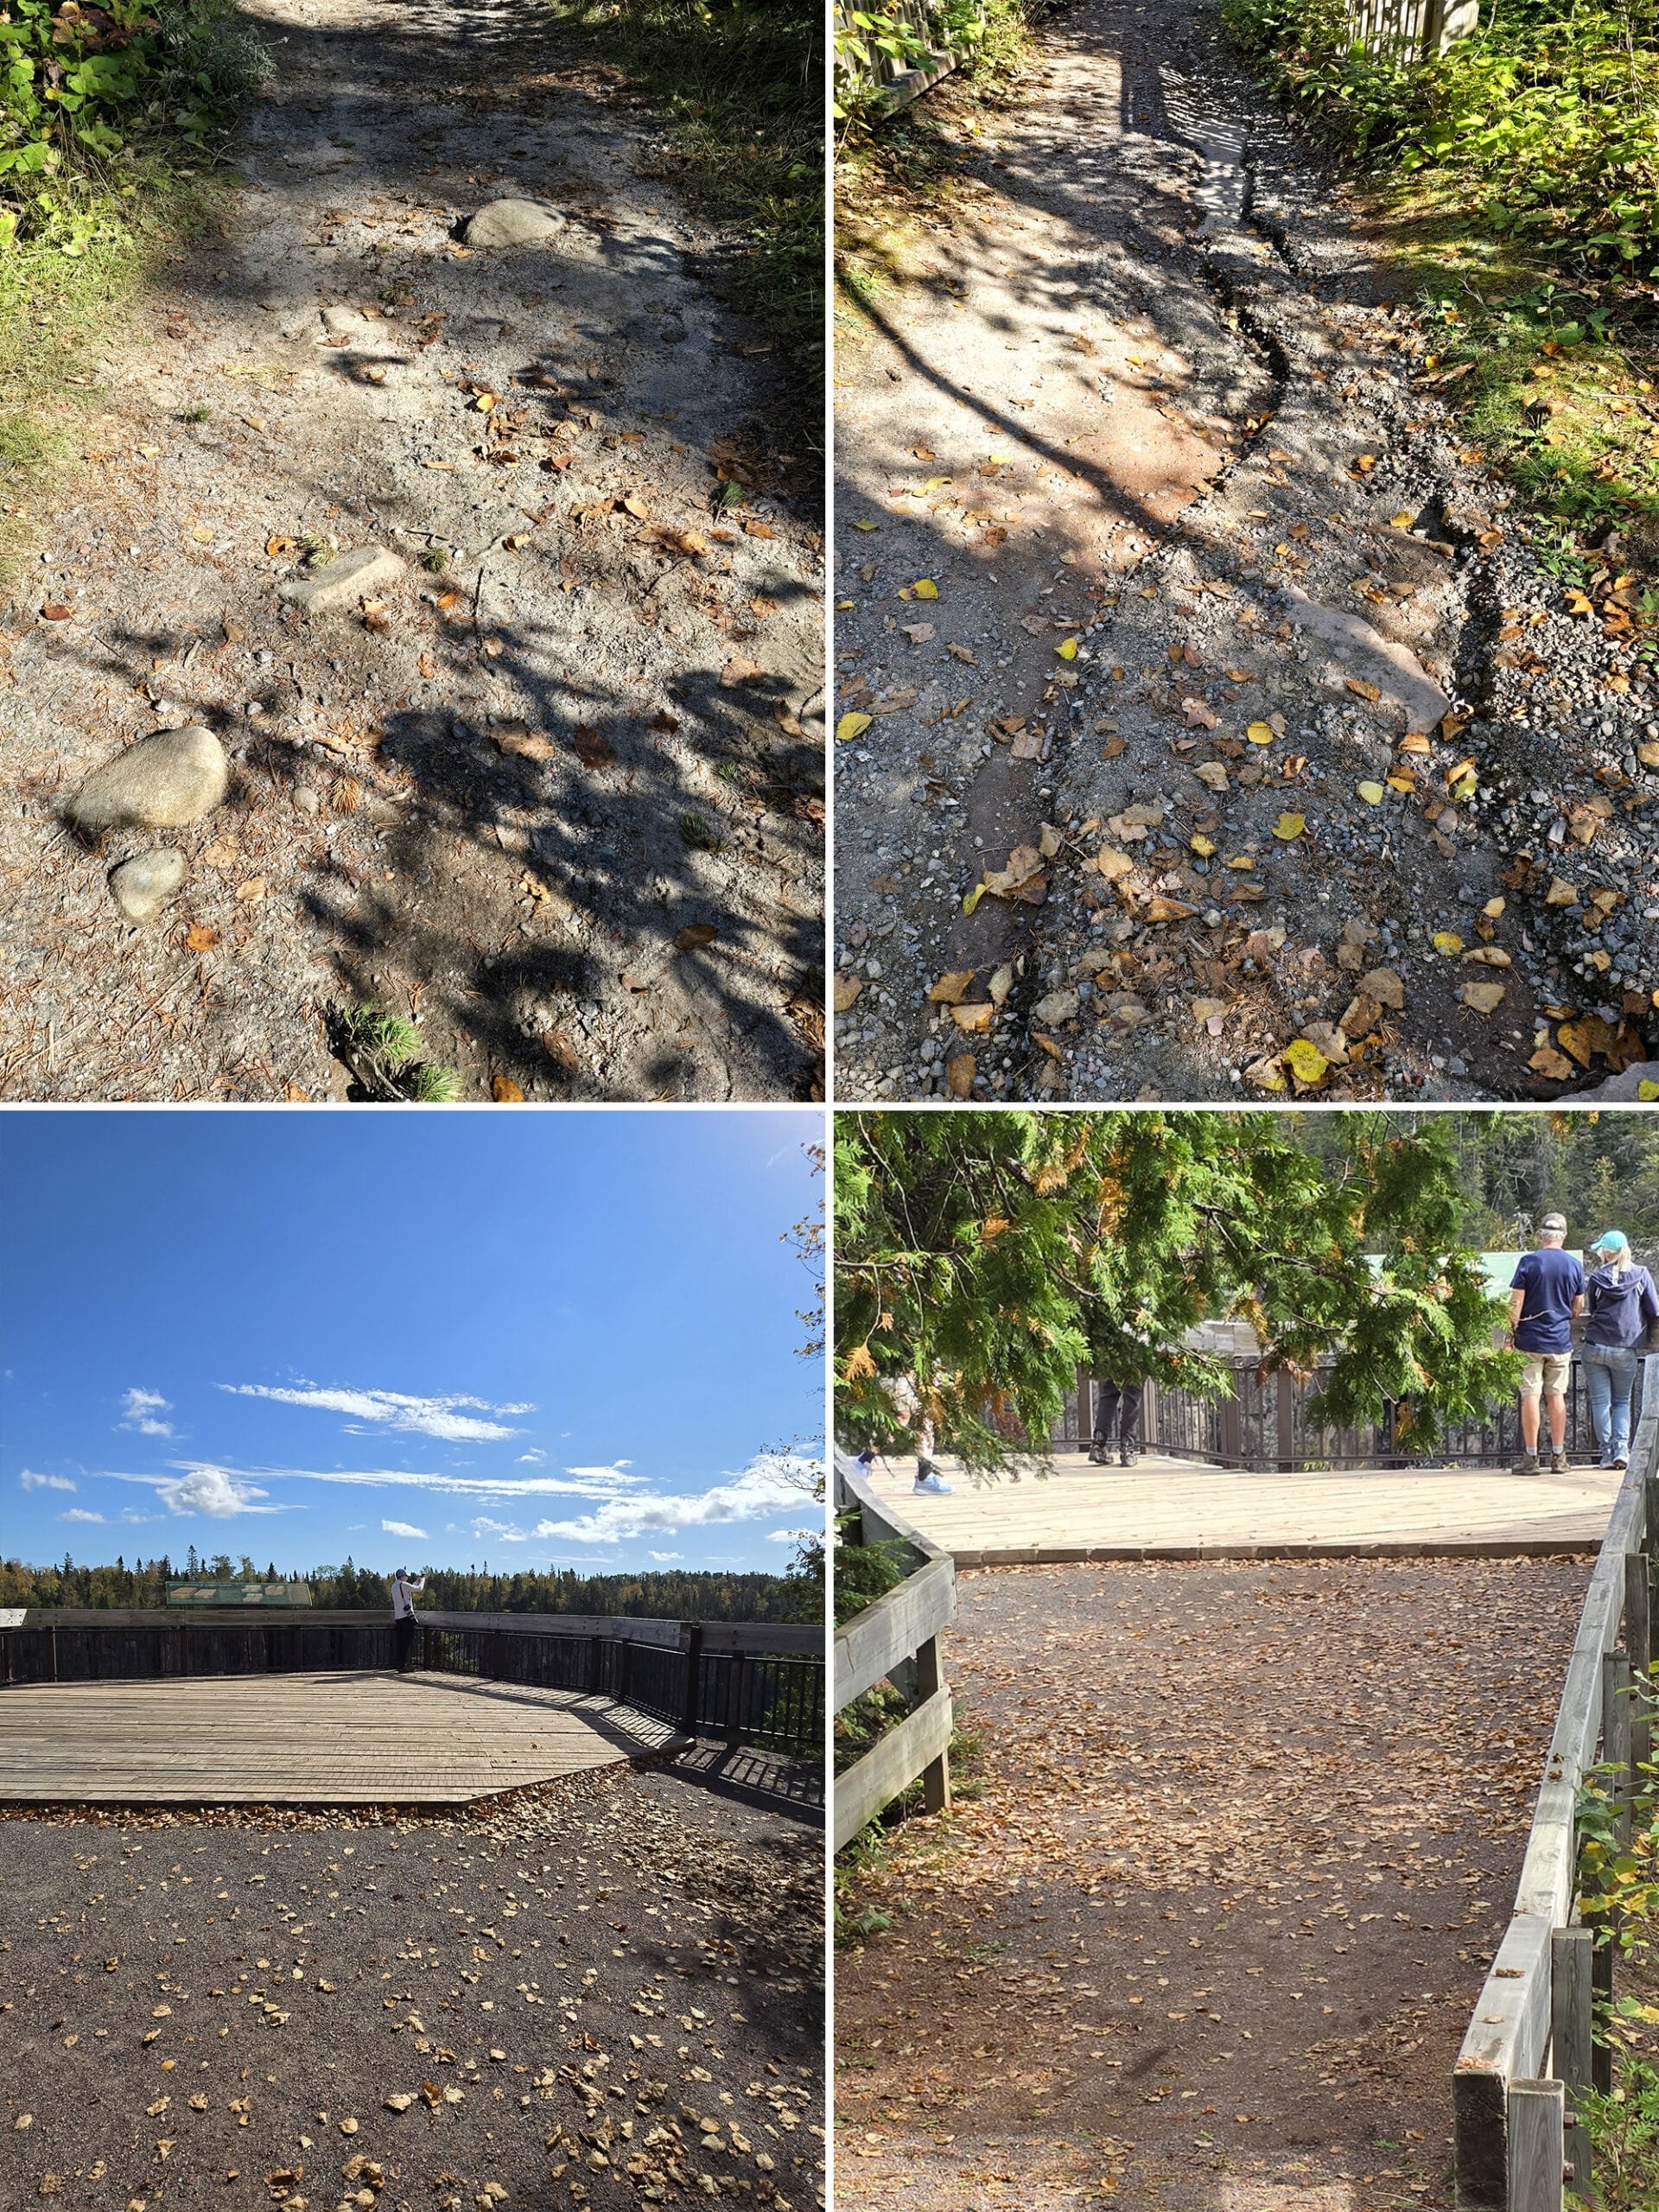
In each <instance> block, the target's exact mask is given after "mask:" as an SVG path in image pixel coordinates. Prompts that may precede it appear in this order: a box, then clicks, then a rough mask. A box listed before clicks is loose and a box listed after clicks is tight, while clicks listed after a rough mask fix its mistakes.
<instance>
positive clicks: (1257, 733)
mask: <svg viewBox="0 0 1659 2212" xmlns="http://www.w3.org/2000/svg"><path fill="white" fill-rule="evenodd" d="M1244 734H1245V736H1246V737H1248V738H1249V741H1250V743H1251V744H1252V745H1271V744H1272V743H1273V740H1274V729H1273V725H1272V723H1271V722H1252V723H1251V724H1250V726H1249V728H1248V729H1247V730H1246V731H1245V733H1244Z"/></svg>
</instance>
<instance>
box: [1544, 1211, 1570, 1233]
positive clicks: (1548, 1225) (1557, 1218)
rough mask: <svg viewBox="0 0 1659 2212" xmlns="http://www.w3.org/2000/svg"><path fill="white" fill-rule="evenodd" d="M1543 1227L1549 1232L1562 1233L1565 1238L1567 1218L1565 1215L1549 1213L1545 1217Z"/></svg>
mask: <svg viewBox="0 0 1659 2212" xmlns="http://www.w3.org/2000/svg"><path fill="white" fill-rule="evenodd" d="M1543 1227H1544V1228H1545V1229H1546V1230H1550V1231H1552V1232H1554V1231H1560V1234H1561V1235H1562V1236H1565V1235H1566V1233H1567V1216H1566V1215H1565V1214H1564V1213H1547V1214H1546V1215H1545V1216H1544V1219H1543Z"/></svg>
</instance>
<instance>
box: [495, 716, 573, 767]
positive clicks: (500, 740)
mask: <svg viewBox="0 0 1659 2212" xmlns="http://www.w3.org/2000/svg"><path fill="white" fill-rule="evenodd" d="M490 741H491V743H492V744H493V746H494V747H495V749H496V751H497V752H498V753H512V754H513V755H515V756H516V757H517V758H518V760H551V759H552V758H553V756H554V754H555V753H556V752H557V751H558V747H557V746H556V745H555V744H554V742H553V741H552V739H551V738H550V737H548V736H546V735H544V734H543V732H542V731H540V730H532V729H526V728H524V724H523V723H522V722H509V723H508V724H506V726H505V728H497V729H493V730H492V731H491V732H490Z"/></svg>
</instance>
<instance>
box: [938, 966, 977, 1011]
mask: <svg viewBox="0 0 1659 2212" xmlns="http://www.w3.org/2000/svg"><path fill="white" fill-rule="evenodd" d="M974 975H975V970H974V969H971V968H957V969H952V970H951V972H950V974H949V975H948V976H940V978H939V980H938V982H937V983H935V984H934V986H933V988H932V989H931V991H930V992H929V993H928V996H929V998H931V999H937V1000H938V1001H939V1002H940V1003H941V1004H942V1005H944V1006H958V1005H960V1004H961V1002H962V1001H963V999H964V998H966V997H967V995H968V986H969V983H971V982H973V980H974Z"/></svg>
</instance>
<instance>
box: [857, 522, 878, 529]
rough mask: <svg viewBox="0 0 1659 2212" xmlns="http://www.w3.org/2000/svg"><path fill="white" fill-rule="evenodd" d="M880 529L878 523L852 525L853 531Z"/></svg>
mask: <svg viewBox="0 0 1659 2212" xmlns="http://www.w3.org/2000/svg"><path fill="white" fill-rule="evenodd" d="M880 527H881V525H880V523H879V522H855V523H854V524H853V528H854V529H855V530H880Z"/></svg>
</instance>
